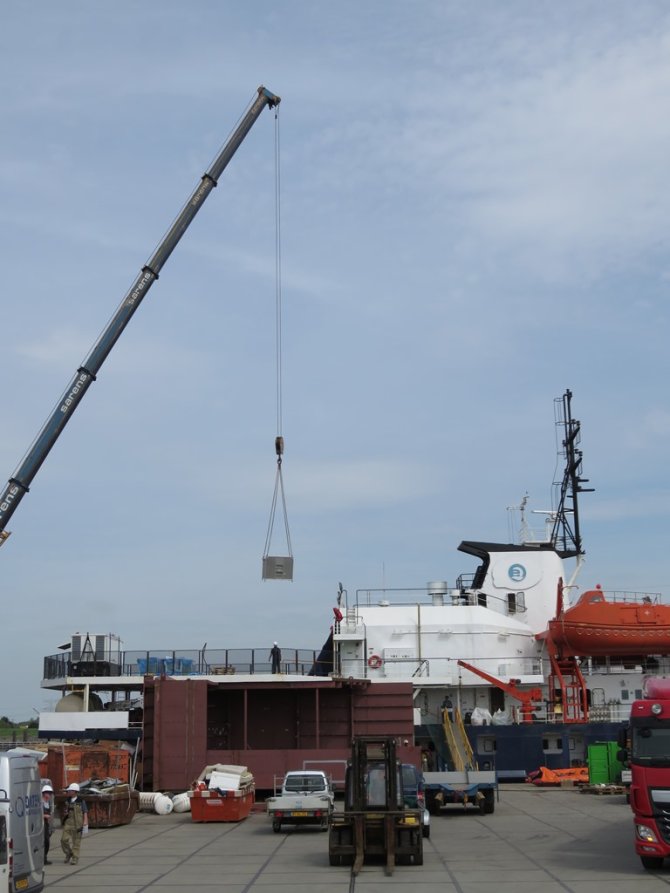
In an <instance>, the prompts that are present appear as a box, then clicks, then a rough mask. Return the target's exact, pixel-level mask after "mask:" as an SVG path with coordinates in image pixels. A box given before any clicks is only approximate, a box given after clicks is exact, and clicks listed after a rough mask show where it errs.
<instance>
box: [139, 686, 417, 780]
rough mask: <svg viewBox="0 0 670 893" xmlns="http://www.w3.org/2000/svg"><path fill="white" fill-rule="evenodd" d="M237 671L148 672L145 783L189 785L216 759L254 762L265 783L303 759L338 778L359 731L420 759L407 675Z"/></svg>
mask: <svg viewBox="0 0 670 893" xmlns="http://www.w3.org/2000/svg"><path fill="white" fill-rule="evenodd" d="M231 678H234V677H225V676H224V677H222V681H221V682H218V681H217V682H211V681H208V680H205V679H184V680H178V679H169V678H167V679H166V678H160V677H156V678H149V677H146V678H145V688H144V711H145V712H144V760H143V786H144V790H171V791H179V790H182V791H183V790H185V789H187V788H190V787H191V784H192V782H193V781H194V779H196V778H197V777H198V775H199V774H200V772H201V771H202V767H203V766H207V765H211V764H213V763H223V764H234V765H244V766H248V767H249V770H250V772H252V774H253V776H254V779H255V782H256V788H257V789H260V790H272V789H273V787H274V781H275V776H283V775H284V774H285V773H286V772H288V771H290V770H292V769H296V768H302V767H304V768H310V769H324V770H325V771H327V772H328V774H329V775H332V777H333V780H334V782H337V781H338V773H339V774H340V775H341V778H342V779H343V778H344V766H345V763H346V760H347V759H348V758H349V756H350V753H351V740H352V738H353V736H354V735H376V734H384V735H394V736H396V737H397V739H398V741H399V742H400V747H401V751H402V759H403V760H404V761H405V762H414V763H418V761H419V760H420V749H419V748H416V747H414V746H413V741H414V704H413V699H412V692H413V688H412V684H411V682H401V683H396V682H393V683H391V682H389V683H383V684H380V683H376V684H375V685H374V686H372V685H370V684H369V683H367V682H360V681H349V680H346V681H344V680H337V681H334V680H324V679H319V680H317V679H315V680H300V681H291V682H285V683H284V682H279V681H276V680H273V681H266V682H251V681H246V680H239V679H236V680H235V681H229V680H231ZM405 742H407V744H405Z"/></svg>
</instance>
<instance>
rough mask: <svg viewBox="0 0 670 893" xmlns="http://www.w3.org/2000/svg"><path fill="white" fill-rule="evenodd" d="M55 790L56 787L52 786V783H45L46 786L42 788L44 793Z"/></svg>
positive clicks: (50, 792)
mask: <svg viewBox="0 0 670 893" xmlns="http://www.w3.org/2000/svg"><path fill="white" fill-rule="evenodd" d="M53 792H54V789H53V788H52V787H51V785H50V784H45V785H44V787H43V788H42V793H43V794H53Z"/></svg>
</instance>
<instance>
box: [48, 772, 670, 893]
mask: <svg viewBox="0 0 670 893" xmlns="http://www.w3.org/2000/svg"><path fill="white" fill-rule="evenodd" d="M632 833H633V832H632V813H631V810H630V807H629V806H628V805H627V804H626V802H625V796H624V795H623V794H606V795H596V794H583V793H580V792H579V790H578V789H574V788H536V787H534V786H532V785H528V784H518V785H512V784H510V785H503V786H501V788H500V800H499V802H498V803H497V804H496V811H495V813H494V814H493V815H487V816H482V815H480V814H479V812H478V810H475V809H472V808H470V809H468V810H462V809H460V808H456V807H449V810H448V811H445V812H444V813H443V814H442V815H441V816H437V817H432V819H431V836H430V838H429V839H427V840H424V864H423V865H422V866H401V865H398V866H396V868H395V872H394V874H393V875H392V876H391V877H386V876H385V875H384V869H383V866H382V865H381V864H366V865H364V866H363V869H362V871H361V872H360V874H359V875H358V876H357V877H356V878H355V879H352V877H351V871H350V869H349V868H348V867H347V868H345V867H331V866H330V865H329V864H328V835H327V834H325V833H323V832H322V831H320V830H319V829H318V828H311V827H303V828H297V829H287V830H286V831H282V832H281V833H279V834H275V833H274V832H273V831H272V829H271V826H270V822H269V820H268V818H267V816H266V815H265V814H264V813H263V812H255V813H252V815H251V816H249V818H247V819H245V820H244V821H242V822H239V823H231V824H228V823H223V824H221V823H207V824H200V823H195V822H193V821H192V820H191V816H190V813H179V814H177V813H171V814H170V815H168V816H158V815H154V814H149V813H138V814H137V815H136V816H135V818H134V819H133V821H132V823H131V824H130V825H125V826H121V827H118V828H108V829H94V830H91V831H90V833H89V834H88V836H87V837H86V838H84V840H83V841H82V847H81V859H80V862H79V864H78V865H77V866H68V865H64V864H63V861H62V854H61V850H60V843H59V842H60V829H58V828H56V830H55V831H54V834H53V837H52V846H51V852H50V856H52V857H53V865H49V866H47V868H46V877H45V882H46V883H45V889H47V890H52V891H54V893H69V891H72V893H82V891H90V893H141V891H149V890H150V891H163V893H176V891H198V893H214V891H217V893H218V891H221V890H224V891H226V893H269V891H272V893H356V891H358V893H381V891H382V890H385V891H390V890H393V889H396V890H404V889H407V888H408V887H410V886H411V887H412V888H413V891H414V893H438V891H439V893H602V891H603V890H606V891H607V893H630V891H631V890H635V891H637V893H646V891H653V890H661V889H664V890H667V889H668V886H669V885H670V861H669V862H668V865H667V867H664V868H663V869H661V870H660V871H658V872H648V871H645V870H644V869H643V868H642V866H641V864H640V861H639V859H638V857H637V856H636V855H635V852H634V850H633V844H632Z"/></svg>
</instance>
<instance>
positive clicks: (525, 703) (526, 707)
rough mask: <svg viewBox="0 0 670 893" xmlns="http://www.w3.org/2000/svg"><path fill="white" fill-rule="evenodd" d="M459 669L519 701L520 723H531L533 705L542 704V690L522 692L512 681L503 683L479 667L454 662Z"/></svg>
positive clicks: (529, 689) (530, 689)
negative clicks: (461, 668) (472, 674)
mask: <svg viewBox="0 0 670 893" xmlns="http://www.w3.org/2000/svg"><path fill="white" fill-rule="evenodd" d="M456 663H457V664H458V666H459V667H463V668H464V669H465V670H469V671H470V672H471V673H474V674H475V675H476V676H481V678H482V679H486V681H487V682H490V683H491V684H492V685H495V686H496V688H499V689H501V691H505V692H507V694H508V695H511V697H513V698H516V700H517V701H521V707H520V708H519V709H520V710H521V720H522V722H532V721H533V707H534V704H541V703H542V689H541V688H528V689H525V690H522V689H520V688H518V687H517V686H518V683H517V682H516V681H515V680H514V679H510V681H509V682H503V681H502V679H497V678H496V677H495V676H491V675H490V674H489V673H486V672H485V671H484V670H480V669H479V667H475V666H473V664H469V663H467V662H466V661H464V660H459V661H456Z"/></svg>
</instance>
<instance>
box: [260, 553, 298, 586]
mask: <svg viewBox="0 0 670 893" xmlns="http://www.w3.org/2000/svg"><path fill="white" fill-rule="evenodd" d="M263 579H264V580H292V579H293V558H292V556H290V555H285V556H278V555H265V556H264V557H263Z"/></svg>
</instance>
